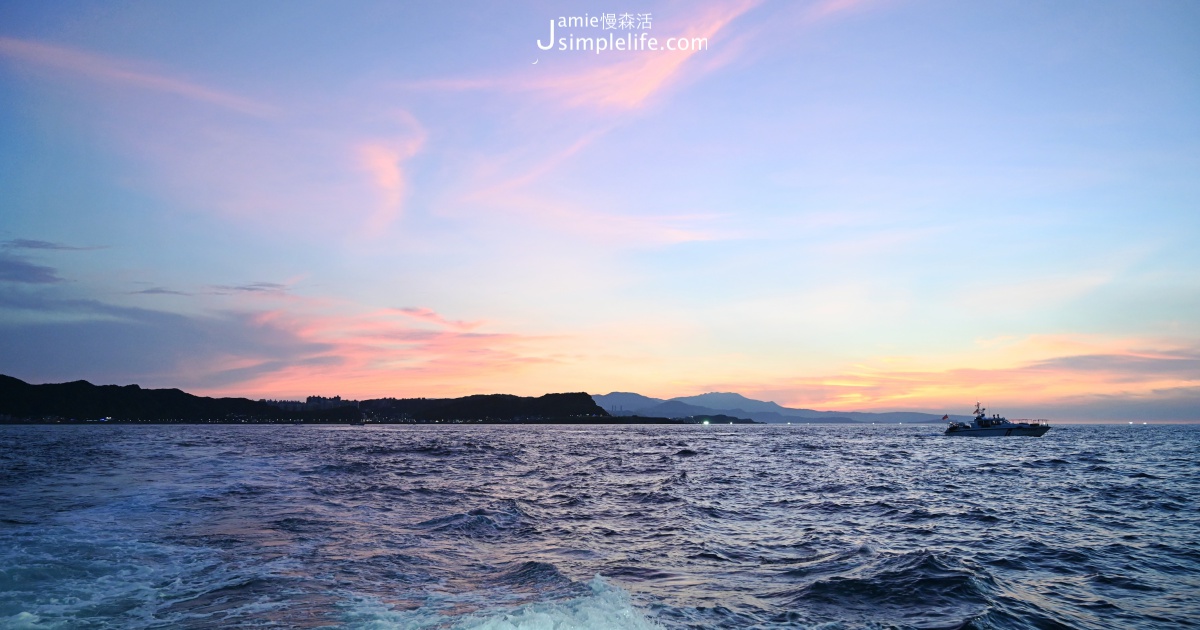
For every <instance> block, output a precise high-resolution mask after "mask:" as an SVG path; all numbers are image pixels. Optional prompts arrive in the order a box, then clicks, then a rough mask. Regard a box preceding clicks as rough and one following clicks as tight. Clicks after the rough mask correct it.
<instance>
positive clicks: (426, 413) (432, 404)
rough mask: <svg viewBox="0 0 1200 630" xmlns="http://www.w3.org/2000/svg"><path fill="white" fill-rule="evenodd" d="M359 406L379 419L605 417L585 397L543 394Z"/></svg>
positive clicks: (407, 400)
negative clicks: (534, 396)
mask: <svg viewBox="0 0 1200 630" xmlns="http://www.w3.org/2000/svg"><path fill="white" fill-rule="evenodd" d="M360 406H361V407H362V409H363V410H364V411H366V412H367V413H368V415H369V416H371V417H374V418H380V419H413V420H503V421H516V420H522V419H533V418H563V419H566V418H571V417H582V416H586V417H599V418H607V417H609V414H608V412H606V411H604V409H602V408H600V406H599V405H597V404H596V402H595V401H594V400H593V399H592V397H591V396H589V395H588V394H586V393H583V392H580V393H571V394H546V395H544V396H539V397H537V398H526V397H521V396H512V395H509V394H488V395H477V396H466V397H463V398H382V399H375V400H364V401H363V402H362V403H361V404H360Z"/></svg>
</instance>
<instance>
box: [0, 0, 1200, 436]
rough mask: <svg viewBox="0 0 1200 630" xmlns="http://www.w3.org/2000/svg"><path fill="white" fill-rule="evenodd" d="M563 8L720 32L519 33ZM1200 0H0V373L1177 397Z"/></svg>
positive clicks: (1017, 404)
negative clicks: (1034, 0) (506, 0)
mask: <svg viewBox="0 0 1200 630" xmlns="http://www.w3.org/2000/svg"><path fill="white" fill-rule="evenodd" d="M584 12H588V13H589V15H596V14H603V13H608V12H612V13H617V14H621V13H626V12H628V13H630V14H631V15H637V14H649V15H650V16H651V18H652V21H651V24H650V28H649V29H627V30H629V32H633V33H638V34H641V32H642V31H646V32H647V33H648V34H652V35H653V36H655V37H657V38H659V39H661V40H663V41H665V40H666V39H667V38H672V37H686V38H689V39H690V38H702V39H704V40H705V47H704V49H702V50H697V51H688V52H678V51H647V50H640V51H605V52H603V53H601V54H595V53H593V52H579V51H560V50H550V51H545V50H541V49H539V48H538V46H537V40H538V39H539V38H546V37H547V33H548V23H549V22H550V21H551V20H556V19H557V18H559V17H560V16H572V15H582V14H583V13H584ZM1198 31H1200V8H1198V7H1197V6H1196V5H1194V4H1193V3H1187V2H1060V3H1053V4H1049V5H1030V4H1028V3H1015V2H978V3H954V2H932V1H927V2H910V1H903V0H878V1H871V0H825V1H819V2H728V3H683V2H643V3H641V4H639V5H637V6H628V7H624V6H616V5H611V6H610V5H603V4H601V5H587V4H577V5H573V6H572V7H570V8H564V6H563V5H559V4H555V3H517V4H511V5H510V4H497V3H455V4H453V5H442V4H434V3H410V4H392V3H378V4H377V3H366V2H361V3H351V4H348V5H345V6H334V5H329V4H324V3H255V4H253V5H251V6H246V5H244V4H242V3H220V2H215V3H184V2H178V3H171V2H155V3H149V2H145V3H139V2H132V3H69V4H49V5H48V4H44V3H2V4H0V137H3V138H4V142H3V143H0V207H3V211H2V214H0V241H3V243H4V245H3V246H2V247H0V372H3V373H7V374H11V375H13V376H17V377H20V378H24V379H26V380H30V381H32V382H48V381H63V380H73V379H76V378H86V379H89V380H92V381H93V382H101V383H110V382H114V383H129V382H137V383H141V384H142V385H144V386H178V387H183V388H185V389H188V390H189V391H196V392H200V393H209V394H224V395H247V396H254V397H259V396H271V397H280V396H289V397H290V396H302V395H308V394H325V395H333V394H341V395H343V396H349V397H371V396H385V395H393V396H406V395H407V396H418V395H461V394H468V393H485V392H501V391H502V392H510V393H517V394H541V393H545V392H548V391H589V392H592V393H605V392H608V391H614V390H622V391H637V392H641V393H644V394H647V395H653V396H661V397H669V396H676V395H690V394H696V393H702V392H705V391H738V392H741V393H743V394H746V395H748V396H752V397H757V398H762V399H769V400H775V401H777V402H779V403H781V404H790V405H795V406H805V407H817V408H828V409H846V410H853V409H920V410H929V411H942V410H945V411H962V408H964V407H965V408H970V407H971V403H973V402H974V401H975V400H976V399H984V400H985V401H986V402H989V403H990V404H991V405H992V406H994V407H995V408H997V409H1003V410H1014V411H1016V412H1025V413H1028V414H1030V415H1051V416H1053V417H1073V418H1078V419H1088V418H1099V417H1105V416H1106V414H1107V416H1113V415H1114V414H1116V415H1120V416H1121V417H1126V416H1128V415H1130V414H1132V415H1138V416H1139V417H1144V418H1149V419H1176V420H1180V419H1182V420H1187V419H1200V418H1198V417H1197V415H1196V414H1197V412H1196V411H1195V409H1197V408H1198V407H1197V405H1196V404H1195V403H1197V402H1200V382H1198V381H1200V343H1198V339H1200V329H1198V325H1197V322H1200V317H1197V314H1198V313H1200V286H1198V285H1200V280H1198V278H1200V274H1198V273H1197V271H1198V270H1200V255H1198V254H1197V249H1196V247H1195V242H1196V237H1197V236H1198V233H1200V225H1198V221H1200V220H1198V218H1197V217H1200V212H1197V207H1198V201H1200V177H1198V175H1200V150H1198V149H1200V116H1197V115H1196V112H1198V111H1200V67H1198V66H1200V37H1198V35H1200V32H1198ZM617 32H620V31H617ZM563 34H564V33H563V31H562V29H560V30H559V33H558V35H559V36H562V35H563ZM567 34H569V35H574V36H577V37H582V36H588V35H596V34H599V35H604V34H605V32H604V31H603V30H600V29H574V30H573V31H571V30H570V29H568V33H567ZM535 61H536V62H537V63H536V64H535V63H534V62H535ZM1116 409H1120V410H1121V411H1120V412H1119V414H1117V413H1116V412H1114V411H1113V410H1116Z"/></svg>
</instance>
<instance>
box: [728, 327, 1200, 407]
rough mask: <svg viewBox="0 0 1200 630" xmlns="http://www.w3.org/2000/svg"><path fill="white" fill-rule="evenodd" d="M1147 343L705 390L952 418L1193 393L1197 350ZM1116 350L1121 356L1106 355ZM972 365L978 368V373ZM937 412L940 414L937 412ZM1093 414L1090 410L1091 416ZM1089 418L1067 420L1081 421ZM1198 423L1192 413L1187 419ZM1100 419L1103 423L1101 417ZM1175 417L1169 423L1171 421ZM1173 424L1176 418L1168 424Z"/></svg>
mask: <svg viewBox="0 0 1200 630" xmlns="http://www.w3.org/2000/svg"><path fill="white" fill-rule="evenodd" d="M1147 343H1149V342H1147V341H1141V342H1138V341H1131V340H1123V341H1120V342H1108V343H1105V342H1104V341H1103V340H1100V342H1099V343H1089V342H1088V340H1086V339H1080V338H1067V339H1056V338H1029V339H1024V340H1014V341H1013V342H1011V343H1010V349H1008V350H1004V351H1001V352H989V351H987V350H983V351H982V355H986V356H983V357H982V358H978V359H977V360H974V361H966V362H965V363H967V364H968V365H969V366H961V365H962V364H963V363H964V362H962V361H958V360H954V359H943V361H942V362H944V363H947V364H951V365H953V364H955V363H958V364H959V365H960V367H946V368H942V369H937V368H921V367H920V366H918V365H905V362H903V361H897V360H889V361H877V362H874V363H873V364H870V365H857V366H853V367H851V368H849V369H846V370H844V371H840V372H837V373H832V374H828V375H823V376H807V377H799V378H794V379H786V380H783V381H775V382H774V383H769V384H768V383H765V382H758V383H736V384H734V383H710V384H706V385H705V386H704V388H705V389H733V390H736V391H739V392H742V393H744V394H747V395H749V396H751V397H752V398H765V399H768V400H775V401H776V402H779V403H780V404H785V405H788V406H794V407H808V408H817V409H829V410H844V411H857V410H880V409H889V410H896V409H912V410H923V411H929V412H937V413H944V412H945V411H949V412H954V411H955V409H954V408H948V406H949V407H953V406H954V405H958V406H963V405H969V404H973V403H974V402H975V401H976V400H982V401H984V402H985V403H986V402H991V403H994V404H1001V403H1004V406H1005V407H1006V408H1020V409H1034V408H1039V407H1048V408H1054V409H1058V410H1060V411H1063V412H1066V411H1067V408H1068V406H1069V405H1068V402H1069V401H1071V400H1082V399H1085V398H1086V399H1089V400H1090V399H1091V398H1094V397H1096V396H1099V395H1101V394H1103V395H1110V396H1115V397H1118V398H1121V399H1122V400H1128V401H1132V400H1135V399H1144V400H1156V399H1157V398H1158V397H1161V396H1162V395H1165V394H1162V392H1178V391H1182V390H1188V389H1189V388H1196V387H1200V351H1198V350H1196V349H1194V348H1173V349H1162V350H1145V349H1139V348H1138V346H1141V345H1145V344H1147ZM1088 347H1091V348H1097V347H1105V351H1104V352H1103V353H1077V354H1059V355H1057V356H1051V357H1047V358H1028V357H1027V358H1025V359H1020V358H1016V357H1013V358H1014V359H1015V360H1010V361H1005V360H1004V359H1003V358H1002V357H1004V356H1005V355H1009V356H1010V357H1012V356H1013V353H1012V352H1011V349H1012V348H1019V349H1021V352H1023V353H1029V352H1038V351H1045V350H1047V349H1058V350H1059V351H1061V350H1063V349H1069V350H1070V349H1073V350H1075V351H1076V352H1078V351H1079V350H1081V349H1086V348H1088ZM1116 347H1123V348H1124V349H1114V348H1116ZM977 364H984V367H978V366H977ZM943 410H945V411H943ZM959 411H965V410H959ZM1091 411H1094V410H1091ZM1091 411H1081V412H1077V413H1076V415H1072V416H1070V417H1071V418H1085V417H1088V414H1089V413H1091ZM1193 416H1194V418H1196V419H1200V414H1193ZM1104 417H1108V416H1104ZM1173 417H1175V416H1173ZM1175 419H1180V417H1175Z"/></svg>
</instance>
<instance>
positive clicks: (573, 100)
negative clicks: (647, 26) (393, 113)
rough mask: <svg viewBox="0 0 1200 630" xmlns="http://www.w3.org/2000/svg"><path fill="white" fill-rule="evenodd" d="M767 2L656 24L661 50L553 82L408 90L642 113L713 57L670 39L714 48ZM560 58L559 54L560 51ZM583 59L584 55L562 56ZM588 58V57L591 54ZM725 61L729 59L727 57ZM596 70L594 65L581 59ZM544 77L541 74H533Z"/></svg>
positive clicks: (612, 58) (443, 82)
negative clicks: (497, 94)
mask: <svg viewBox="0 0 1200 630" xmlns="http://www.w3.org/2000/svg"><path fill="white" fill-rule="evenodd" d="M760 2H761V0H740V1H738V2H724V3H712V4H709V5H707V6H690V7H689V15H691V16H698V17H692V18H691V19H690V20H689V21H687V22H676V23H671V22H668V21H663V22H656V23H655V27H654V29H655V32H654V35H655V38H656V39H657V40H658V45H659V47H660V48H659V49H658V50H654V51H650V50H641V51H615V52H611V53H609V55H608V56H607V57H606V56H604V55H594V57H595V58H596V59H598V60H600V61H599V62H598V63H595V64H593V65H589V66H588V67H585V68H583V69H581V68H579V67H578V66H574V65H573V66H572V67H570V68H569V69H567V70H565V71H562V72H558V73H555V74H552V75H551V76H529V75H526V76H521V77H506V78H503V79H491V78H488V79H473V78H467V79H435V80H427V81H412V82H407V83H404V84H402V87H404V88H406V89H412V90H434V91H443V90H446V91H459V90H505V91H515V92H539V93H543V94H547V95H549V96H551V97H552V98H553V99H554V100H555V101H556V102H559V103H562V104H565V105H567V106H570V107H595V108H601V109H638V108H641V107H643V106H645V105H647V104H648V103H649V102H650V100H651V97H653V96H654V95H655V94H657V93H660V92H661V91H662V90H664V89H665V88H667V87H669V86H670V85H672V84H673V83H675V82H676V81H678V80H680V79H681V78H682V77H683V75H684V70H685V67H686V66H687V61H688V60H689V59H692V58H693V57H696V56H697V55H705V54H708V51H707V50H705V49H700V50H694V49H689V50H666V49H665V46H666V45H667V39H669V38H678V39H688V40H691V39H693V38H703V39H706V40H708V46H712V45H713V43H714V40H716V39H717V38H718V36H720V35H721V34H722V31H724V30H725V29H726V27H728V26H729V24H730V23H731V22H733V21H734V20H735V19H737V18H738V17H739V16H741V15H742V14H744V13H746V12H747V11H749V10H750V9H752V8H754V7H755V6H757V5H758V4H760ZM555 52H558V51H555ZM562 54H576V55H578V54H580V53H562ZM583 56H587V55H586V53H584V54H583ZM723 58H725V59H727V57H724V56H723ZM580 61H582V62H583V63H588V64H592V62H593V59H586V60H584V59H580ZM719 65H720V64H705V65H702V66H698V67H697V71H698V72H700V73H703V72H706V71H709V70H712V69H713V68H716V67H718V66H719ZM533 72H535V73H539V74H540V73H541V71H540V69H539V70H537V71H533Z"/></svg>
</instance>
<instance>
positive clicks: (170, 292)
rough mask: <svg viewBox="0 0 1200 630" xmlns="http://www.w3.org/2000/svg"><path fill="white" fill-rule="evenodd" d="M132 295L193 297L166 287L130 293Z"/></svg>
mask: <svg viewBox="0 0 1200 630" xmlns="http://www.w3.org/2000/svg"><path fill="white" fill-rule="evenodd" d="M129 294H130V295H192V294H191V293H188V292H186V291H176V290H174V289H168V288H166V287H150V288H148V289H142V290H140V291H130V292H129Z"/></svg>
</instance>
